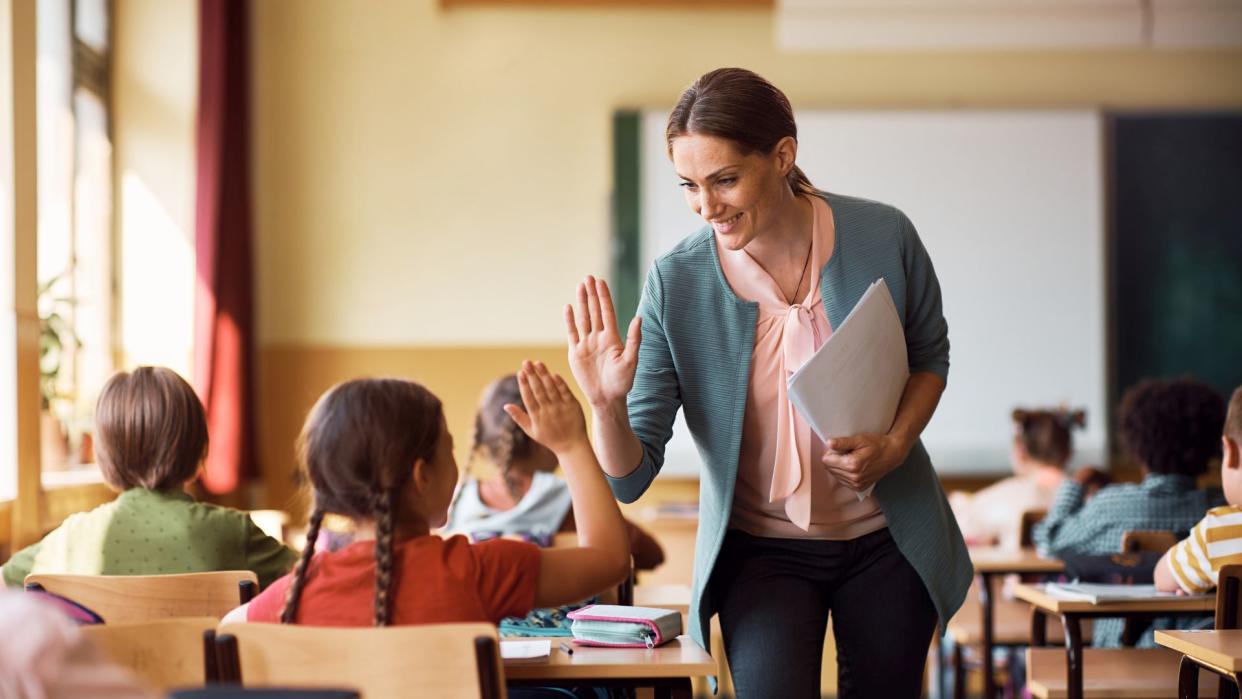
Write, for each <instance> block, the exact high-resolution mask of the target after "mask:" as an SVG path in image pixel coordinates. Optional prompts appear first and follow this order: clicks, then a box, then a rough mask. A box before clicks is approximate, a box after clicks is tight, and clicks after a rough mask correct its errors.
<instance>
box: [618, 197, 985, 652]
mask: <svg viewBox="0 0 1242 699" xmlns="http://www.w3.org/2000/svg"><path fill="white" fill-rule="evenodd" d="M820 196H822V197H823V198H824V199H826V200H827V201H828V204H829V205H830V206H831V207H832V211H833V219H834V221H835V224H836V242H835V246H834V250H833V253H832V257H831V258H830V259H829V260H828V263H827V264H826V265H824V268H823V269H822V270H821V271H820V289H821V291H822V293H823V296H824V309H825V311H826V312H827V315H828V320H829V322H830V323H831V324H832V327H834V328H835V327H840V325H841V323H842V322H843V321H844V319H845V316H846V314H848V313H849V311H850V310H851V309H852V308H853V307H854V304H855V303H856V302H857V301H858V299H859V298H861V297H862V294H863V292H864V291H866V290H867V287H868V286H869V285H870V284H871V283H872V282H874V281H875V280H876V279H878V278H880V277H883V278H884V280H885V282H886V283H887V284H888V288H889V290H890V291H891V292H892V294H893V301H894V302H895V304H896V305H897V313H898V315H899V316H901V317H902V318H903V319H904V326H905V334H906V346H907V347H906V348H907V352H908V356H909V363H910V371H911V372H920V371H928V372H932V373H934V374H937V375H939V376H940V377H941V378H944V377H946V376H947V374H948V371H949V339H948V326H947V325H946V323H945V320H944V316H943V314H942V313H941V305H940V284H939V282H938V281H937V280H936V273H935V270H933V269H932V263H931V259H930V258H928V256H927V251H926V250H925V249H924V248H923V244H922V242H921V241H920V240H919V237H918V234H917V233H916V232H915V230H914V226H913V225H912V224H911V223H910V221H909V219H907V218H906V216H905V215H904V214H902V213H901V212H900V211H898V210H897V209H895V208H893V207H891V206H888V205H885V204H880V203H876V202H872V201H867V200H865V199H856V198H852V197H844V196H839V195H835V194H828V193H820ZM758 308H759V306H758V304H756V303H752V302H748V301H743V300H742V299H740V298H738V297H737V296H736V295H735V294H734V293H733V290H732V289H731V288H730V287H729V284H728V283H727V282H726V281H725V276H724V272H723V271H722V270H721V268H720V261H719V258H718V257H717V254H716V238H715V235H714V234H713V233H712V230H711V228H710V227H704V228H703V229H701V230H700V231H698V232H697V233H695V234H693V235H691V236H690V237H688V238H686V239H685V240H682V241H681V242H680V243H678V244H677V246H676V247H674V248H673V249H672V250H670V251H669V252H668V253H666V254H665V255H663V256H661V257H660V258H659V259H657V260H656V261H655V262H654V263H653V264H652V267H651V270H650V272H648V274H647V281H646V285H645V287H644V289H643V295H642V300H641V302H640V303H639V310H638V312H639V315H640V316H641V317H642V344H641V345H640V346H639V351H638V370H637V374H636V375H635V377H634V388H633V389H632V390H631V391H630V394H629V396H628V402H629V417H630V425H631V426H632V428H633V430H634V434H635V435H637V436H638V439H639V441H641V442H642V447H643V458H642V462H641V463H640V464H639V465H638V468H636V469H635V470H634V471H633V472H632V473H630V474H629V475H627V476H625V477H623V478H611V477H610V478H609V479H608V480H609V485H610V486H611V487H612V491H613V493H614V494H615V495H616V497H617V499H619V500H621V501H622V502H627V503H629V502H634V501H635V500H637V499H638V498H639V496H641V495H642V494H643V493H644V492H645V491H646V490H647V488H648V486H650V485H651V482H652V480H654V479H655V477H656V474H658V473H659V471H660V467H661V466H662V465H663V463H664V446H665V444H667V443H668V440H669V437H670V436H671V435H672V430H673V420H674V418H675V417H676V413H677V409H678V407H682V408H684V411H685V417H686V424H687V425H688V426H689V428H690V433H691V436H692V437H693V438H694V441H695V444H696V445H697V447H698V451H699V454H700V456H701V457H702V459H703V465H704V468H703V473H702V474H701V476H700V478H699V484H700V485H699V529H698V537H697V539H696V542H695V555H694V591H693V597H692V601H691V614H690V633H691V635H692V636H693V637H694V638H695V640H697V641H698V642H699V643H701V644H702V645H703V647H704V648H709V647H710V646H709V645H708V643H709V640H710V639H709V629H710V627H709V625H708V620H709V619H710V618H711V616H712V614H714V613H715V611H716V607H715V602H714V600H712V599H711V596H710V594H709V592H708V588H707V581H708V579H709V578H710V577H711V573H712V567H713V566H714V565H715V562H716V556H717V554H718V553H719V552H720V545H721V542H722V541H723V540H724V535H725V530H726V529H727V528H728V524H729V515H730V511H731V509H732V506H733V490H734V486H735V484H736V481H737V468H738V463H737V462H738V452H739V448H740V446H741V441H742V414H743V412H744V410H745V408H746V392H747V384H748V382H749V379H750V360H751V353H752V351H753V349H754V344H755V323H756V318H757V314H758ZM874 497H875V498H876V500H877V501H878V502H879V504H880V508H881V509H882V510H883V512H884V517H885V519H887V520H888V528H889V532H890V533H891V535H892V537H893V540H894V541H895V542H896V544H897V547H898V548H899V549H900V550H901V553H902V554H903V555H904V556H905V557H906V560H908V561H909V562H910V564H911V565H912V566H913V567H914V569H915V570H917V571H918V574H919V577H920V578H922V580H923V584H924V585H926V586H927V591H928V594H929V595H930V596H931V599H932V601H933V602H934V603H935V605H936V611H937V612H938V614H939V616H940V622H941V628H942V629H943V628H944V624H946V623H947V622H948V620H949V619H950V618H951V617H952V616H953V614H954V613H955V612H956V611H957V609H958V607H959V606H961V604H962V600H963V599H964V598H965V596H966V590H967V588H968V587H969V586H970V579H971V576H972V570H973V568H972V566H971V563H970V557H969V555H968V554H967V551H966V544H965V542H964V541H963V540H962V534H961V532H960V531H959V530H958V527H957V521H956V520H955V519H954V518H953V514H952V512H951V511H950V510H949V504H948V502H947V501H946V500H945V497H944V491H943V490H942V489H941V487H940V481H939V479H938V478H937V477H936V473H935V471H934V470H933V469H932V465H931V460H930V459H929V458H928V456H927V451H926V450H925V449H924V448H923V444H922V442H921V441H919V442H916V443H915V445H914V447H913V448H912V449H911V450H910V455H909V456H908V457H907V458H906V461H905V463H903V464H902V465H901V466H899V467H897V468H896V469H894V470H893V471H892V472H891V473H889V474H888V475H887V476H885V477H884V479H883V480H881V481H880V482H879V483H878V484H877V485H876V489H875V492H874ZM877 602H879V601H877Z"/></svg>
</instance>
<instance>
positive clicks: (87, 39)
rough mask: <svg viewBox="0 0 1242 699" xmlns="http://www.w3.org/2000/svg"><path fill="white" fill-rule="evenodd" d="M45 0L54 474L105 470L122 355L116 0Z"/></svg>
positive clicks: (41, 246) (40, 85)
mask: <svg viewBox="0 0 1242 699" xmlns="http://www.w3.org/2000/svg"><path fill="white" fill-rule="evenodd" d="M37 5H38V17H37V26H38V35H37V53H38V57H37V67H36V81H37V95H38V98H37V99H38V101H37V115H38V116H37V118H38V127H39V128H38V146H37V151H38V153H37V161H38V163H37V168H38V197H39V200H38V201H39V203H38V214H39V219H38V285H39V298H38V313H39V318H40V329H41V332H40V344H39V370H40V389H41V394H42V407H43V410H42V413H41V415H40V423H41V424H40V428H41V440H40V445H41V453H42V459H43V472H44V480H45V482H49V481H51V482H63V481H65V480H74V478H75V476H74V475H72V474H73V472H74V471H77V472H78V473H79V474H80V473H82V472H83V471H85V472H86V474H90V475H93V474H94V473H95V471H94V469H89V470H86V469H83V468H82V467H84V466H89V465H91V464H92V463H93V461H94V458H93V454H92V450H91V437H90V428H91V421H92V419H93V414H92V413H93V409H94V400H95V397H96V396H97V395H98V393H99V389H100V388H101V387H102V385H103V382H104V381H106V380H107V378H108V376H109V375H110V374H111V373H112V371H113V368H114V364H115V359H114V356H115V351H114V348H115V342H114V339H113V338H114V329H115V325H116V323H115V312H114V309H115V307H116V303H115V293H114V269H115V265H114V262H113V257H114V255H113V251H114V248H115V245H114V240H115V238H114V235H113V216H112V171H113V167H112V141H111V120H110V114H109V99H108V96H109V78H110V75H109V73H110V71H109V16H110V7H109V5H110V3H109V0H40V2H39V3H37ZM88 477H89V475H88Z"/></svg>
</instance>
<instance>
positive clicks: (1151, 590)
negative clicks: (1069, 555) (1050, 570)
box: [1044, 583, 1211, 604]
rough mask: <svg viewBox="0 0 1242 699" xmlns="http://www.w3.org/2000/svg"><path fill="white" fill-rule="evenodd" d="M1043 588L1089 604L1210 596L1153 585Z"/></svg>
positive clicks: (1065, 584)
mask: <svg viewBox="0 0 1242 699" xmlns="http://www.w3.org/2000/svg"><path fill="white" fill-rule="evenodd" d="M1044 590H1045V591H1046V592H1047V593H1048V594H1049V595H1052V596H1053V597H1056V598H1057V599H1063V600H1071V601H1075V602H1090V603H1091V604H1108V603H1109V602H1140V601H1143V600H1158V599H1176V598H1183V597H1210V596H1211V595H1179V594H1177V593H1175V592H1161V591H1159V590H1157V589H1156V586H1155V585H1109V584H1105V583H1048V584H1047V585H1045V586H1044Z"/></svg>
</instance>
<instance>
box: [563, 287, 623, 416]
mask: <svg viewBox="0 0 1242 699" xmlns="http://www.w3.org/2000/svg"><path fill="white" fill-rule="evenodd" d="M565 325H566V326H567V328H568V333H569V367H570V368H571V369H572V370H573V372H574V378H575V379H577V380H578V385H579V386H580V387H581V388H582V392H583V393H585V394H586V398H587V402H589V403H590V404H591V405H592V406H603V405H607V404H609V403H612V402H614V401H617V400H624V398H625V396H626V394H628V393H629V392H630V388H631V387H632V386H633V385H634V369H635V367H636V366H637V365H638V344H639V339H640V327H641V325H642V323H641V321H640V319H639V318H635V319H634V320H633V322H631V323H630V327H629V330H628V331H627V332H626V337H625V344H622V343H621V335H620V334H619V333H618V332H617V313H616V311H615V310H614V309H613V305H612V294H611V293H609V291H608V283H607V282H605V281H604V280H603V279H596V278H595V277H591V276H588V277H587V278H586V281H584V282H582V283H580V284H578V299H577V303H576V304H573V305H570V304H566V306H565Z"/></svg>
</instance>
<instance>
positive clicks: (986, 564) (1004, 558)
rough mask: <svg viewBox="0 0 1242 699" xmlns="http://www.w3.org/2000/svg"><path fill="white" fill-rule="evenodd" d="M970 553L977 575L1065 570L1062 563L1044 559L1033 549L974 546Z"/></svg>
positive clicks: (1057, 571)
mask: <svg viewBox="0 0 1242 699" xmlns="http://www.w3.org/2000/svg"><path fill="white" fill-rule="evenodd" d="M969 551H970V562H971V563H973V564H974V566H975V572H976V573H1059V572H1061V571H1063V570H1065V564H1064V563H1062V562H1061V561H1058V560H1056V559H1054V558H1044V557H1043V556H1040V555H1039V554H1037V553H1035V549H1031V548H1022V549H1015V548H1004V547H1000V546H973V547H971V548H970V549H969Z"/></svg>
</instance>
